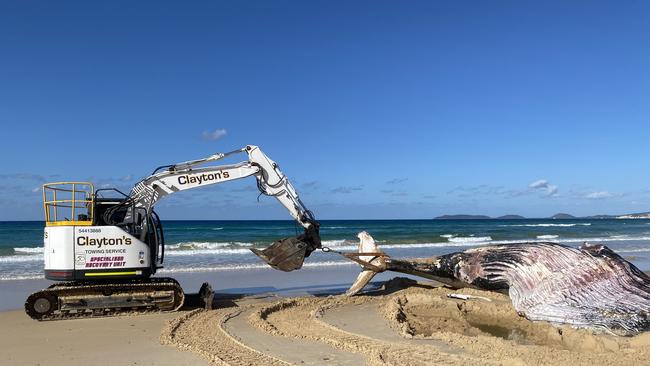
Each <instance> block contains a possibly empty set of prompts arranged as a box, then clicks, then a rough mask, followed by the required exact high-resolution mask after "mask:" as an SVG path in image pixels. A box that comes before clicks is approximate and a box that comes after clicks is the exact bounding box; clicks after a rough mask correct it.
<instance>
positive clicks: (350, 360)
mask: <svg viewBox="0 0 650 366" xmlns="http://www.w3.org/2000/svg"><path fill="white" fill-rule="evenodd" d="M405 282H406V283H409V282H412V281H410V280H406V281H405V280H395V281H390V282H389V283H387V288H386V289H385V290H384V291H380V292H375V293H370V294H366V295H363V296H357V297H352V298H346V297H344V296H341V295H335V296H321V297H300V298H284V299H278V298H273V297H271V298H246V299H243V300H241V301H236V302H231V303H230V304H222V305H221V306H220V307H219V308H218V309H216V310H211V311H203V310H196V311H193V312H190V313H186V314H184V315H182V316H180V317H178V318H176V319H175V320H173V321H172V322H171V323H170V324H169V325H168V327H167V328H165V329H164V330H163V332H162V334H161V342H162V343H164V344H169V345H174V346H177V347H178V348H180V349H183V350H187V351H191V352H193V353H196V354H199V355H201V356H203V357H204V358H205V359H206V360H208V361H209V362H210V363H211V364H214V365H255V364H269V365H280V364H282V365H285V364H315V365H317V364H325V363H327V364H340V365H358V364H367V365H427V364H434V363H436V364H445V365H469V364H473V365H476V364H483V365H546V364H555V365H568V364H571V365H613V364H616V365H632V364H637V365H638V364H645V363H647V362H648V361H649V360H650V349H649V347H648V346H649V345H650V333H648V334H642V335H639V336H636V337H630V338H622V337H616V336H611V335H606V334H593V333H592V332H590V331H586V330H575V329H572V328H569V327H555V326H553V325H550V324H547V323H532V322H530V321H528V320H526V319H524V318H522V317H520V316H519V315H518V314H517V313H516V312H515V311H514V310H513V309H512V307H511V305H510V300H509V298H508V297H507V296H505V295H502V294H498V293H492V292H487V291H478V290H471V289H464V290H450V289H448V288H444V287H432V286H431V284H422V283H420V284H415V285H414V284H412V283H411V285H410V286H404V284H405ZM452 292H453V293H460V294H469V295H475V296H481V297H485V298H487V299H489V301H487V300H483V299H470V300H457V299H450V298H448V297H447V294H449V293H452ZM227 305H229V306H227Z"/></svg>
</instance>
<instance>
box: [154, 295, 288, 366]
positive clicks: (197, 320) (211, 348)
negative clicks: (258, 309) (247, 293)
mask: <svg viewBox="0 0 650 366" xmlns="http://www.w3.org/2000/svg"><path fill="white" fill-rule="evenodd" d="M243 310H246V307H243V308H231V309H220V310H211V311H206V310H202V309H197V310H194V311H191V312H189V313H187V314H184V315H183V316H180V317H178V318H176V319H174V320H172V321H170V322H169V324H168V325H167V327H166V328H165V329H164V330H163V332H162V334H161V336H160V342H161V343H162V344H167V345H173V346H176V347H178V348H180V349H183V350H189V351H192V352H195V353H198V354H200V355H201V356H203V357H205V358H206V359H207V360H208V361H209V362H210V363H211V364H213V365H220V366H221V365H232V366H238V365H272V366H275V365H278V366H280V365H282V366H284V365H290V364H289V363H287V362H284V361H282V360H279V359H277V358H275V357H272V356H269V355H266V354H264V353H261V352H259V351H256V350H254V349H252V348H250V347H248V346H246V345H245V344H243V343H241V342H240V341H238V340H237V339H235V338H234V337H232V336H230V335H229V334H228V333H227V332H226V331H225V330H224V328H223V324H224V322H226V321H227V320H228V319H230V318H231V317H233V316H237V315H239V313H240V312H242V311H243Z"/></svg>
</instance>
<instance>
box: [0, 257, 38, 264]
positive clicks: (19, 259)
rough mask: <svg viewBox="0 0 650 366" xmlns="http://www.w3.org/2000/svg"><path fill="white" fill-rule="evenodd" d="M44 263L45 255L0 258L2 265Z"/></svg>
mask: <svg viewBox="0 0 650 366" xmlns="http://www.w3.org/2000/svg"><path fill="white" fill-rule="evenodd" d="M38 261H43V255H10V256H5V257H0V263H19V262H38Z"/></svg>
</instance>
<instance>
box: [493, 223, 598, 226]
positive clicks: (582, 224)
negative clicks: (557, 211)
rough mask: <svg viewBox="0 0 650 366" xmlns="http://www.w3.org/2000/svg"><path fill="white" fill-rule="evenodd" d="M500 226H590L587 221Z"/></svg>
mask: <svg viewBox="0 0 650 366" xmlns="http://www.w3.org/2000/svg"><path fill="white" fill-rule="evenodd" d="M499 226H500V227H573V226H591V223H589V222H581V223H574V224H513V225H499Z"/></svg>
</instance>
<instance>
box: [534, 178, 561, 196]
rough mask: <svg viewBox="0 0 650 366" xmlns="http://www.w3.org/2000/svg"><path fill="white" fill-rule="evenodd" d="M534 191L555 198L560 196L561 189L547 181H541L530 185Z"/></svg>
mask: <svg viewBox="0 0 650 366" xmlns="http://www.w3.org/2000/svg"><path fill="white" fill-rule="evenodd" d="M528 188H530V189H531V190H533V191H539V192H543V193H544V196H546V197H555V196H557V195H558V192H559V190H560V188H559V187H558V186H557V185H554V184H551V183H549V181H548V180H546V179H539V180H536V181H534V182H532V183H531V184H529V185H528Z"/></svg>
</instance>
